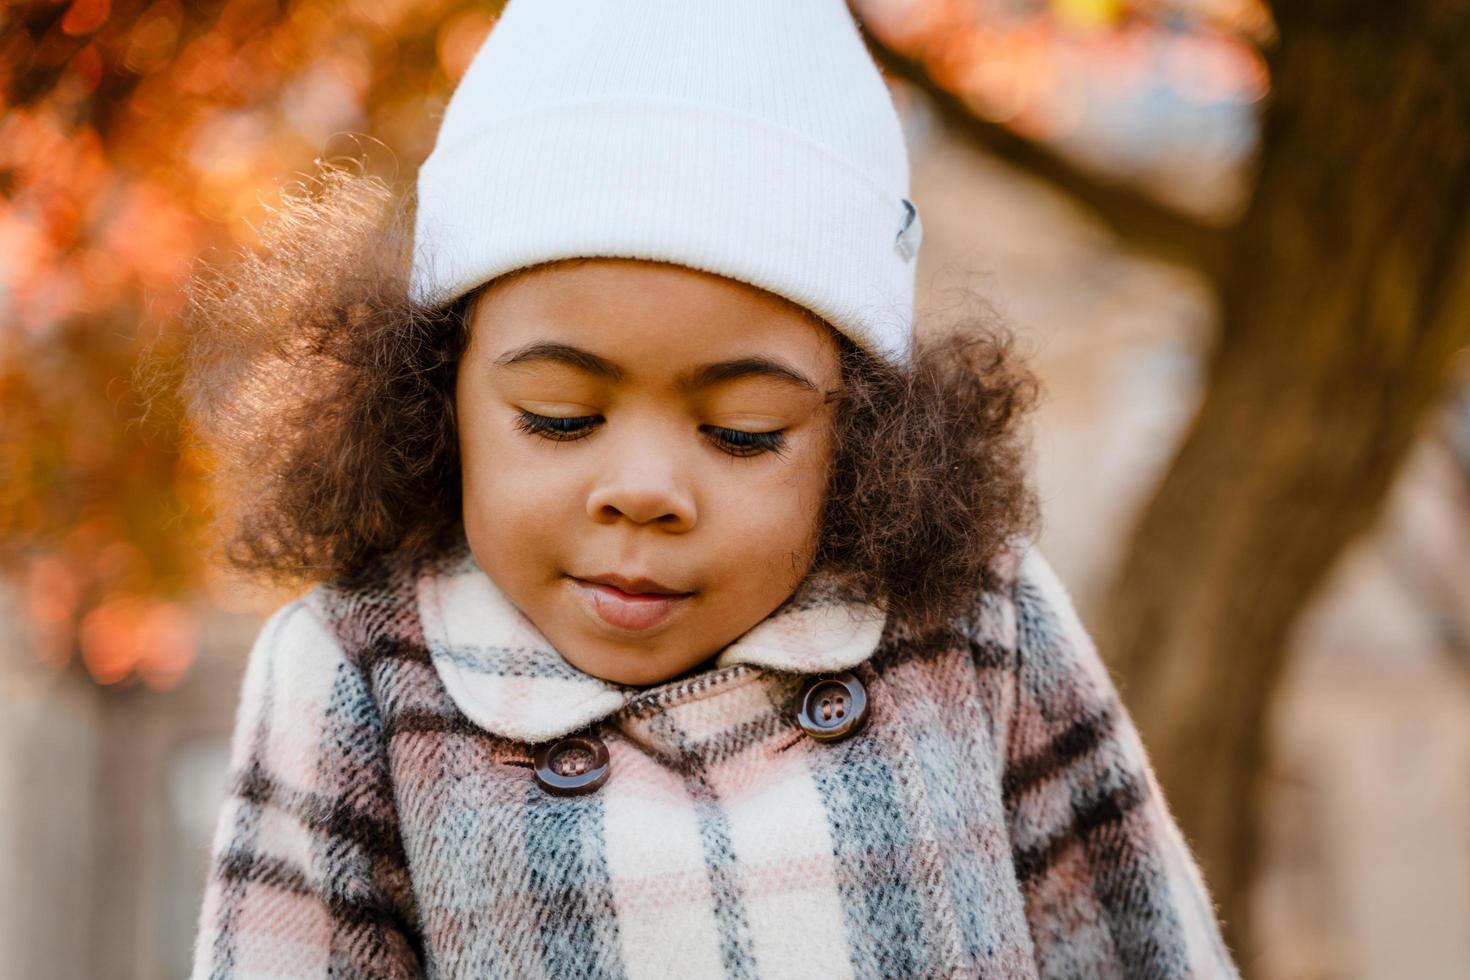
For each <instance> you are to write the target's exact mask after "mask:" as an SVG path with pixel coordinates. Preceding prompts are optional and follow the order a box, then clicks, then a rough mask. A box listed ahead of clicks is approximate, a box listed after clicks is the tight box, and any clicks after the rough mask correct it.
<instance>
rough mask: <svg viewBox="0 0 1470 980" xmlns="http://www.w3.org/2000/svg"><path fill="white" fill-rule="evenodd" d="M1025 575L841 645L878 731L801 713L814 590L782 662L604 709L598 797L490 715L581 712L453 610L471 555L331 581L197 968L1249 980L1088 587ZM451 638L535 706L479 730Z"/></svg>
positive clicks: (294, 631) (246, 747) (265, 671)
mask: <svg viewBox="0 0 1470 980" xmlns="http://www.w3.org/2000/svg"><path fill="white" fill-rule="evenodd" d="M1018 553H1019V554H1022V555H1024V557H1023V558H1020V559H1019V560H1018V558H1017V554H1018ZM1002 564H1003V565H1004V567H1002V568H1000V569H999V571H1000V572H1001V573H1002V576H1003V577H1004V579H1005V580H1006V581H1008V582H1009V583H1010V585H1009V586H1007V587H1006V588H1005V589H1004V590H1003V591H1001V592H996V593H989V594H987V595H986V597H985V599H984V601H983V602H982V604H981V606H980V608H979V609H978V610H976V613H975V615H973V616H971V617H968V619H967V621H966V622H964V623H962V624H957V626H960V627H962V629H961V630H960V632H958V633H957V634H956V636H957V637H960V638H961V639H960V640H959V642H944V643H926V644H916V643H914V642H911V641H905V640H903V639H901V638H899V637H898V636H897V635H894V634H891V633H885V634H884V635H883V636H882V637H881V638H880V637H874V638H873V640H872V641H871V644H870V643H869V641H868V640H866V639H861V637H866V636H867V635H868V634H867V633H866V632H865V628H863V627H859V628H857V629H855V630H853V631H847V632H845V633H844V634H843V636H844V637H845V638H844V639H843V640H841V642H842V643H848V644H851V643H853V642H857V643H861V644H864V645H873V646H874V650H873V651H872V653H871V654H870V655H868V656H867V657H865V658H864V659H863V660H862V661H861V662H860V663H858V664H857V665H856V666H855V667H854V668H853V669H854V671H855V673H856V674H857V676H858V677H859V678H860V680H861V681H862V683H863V684H864V685H865V686H866V689H867V692H868V696H869V698H870V701H871V711H872V714H871V716H870V719H869V722H868V725H867V727H866V728H864V729H863V730H862V731H861V732H860V733H858V734H856V735H854V736H852V737H850V738H848V739H846V740H844V741H840V742H835V743H828V744H823V743H818V742H815V741H813V740H812V739H811V738H809V737H807V736H806V735H805V734H803V732H802V731H801V729H800V728H799V727H798V725H797V723H796V721H795V719H794V716H793V712H792V705H791V702H792V699H793V696H794V693H795V691H796V689H797V687H798V686H799V685H800V683H801V682H802V680H803V674H802V673H801V670H800V666H799V665H801V664H811V663H813V661H812V660H811V654H812V649H813V644H811V643H809V642H806V641H805V639H804V638H803V636H802V635H801V629H800V628H795V624H799V623H802V622H808V623H817V622H826V624H827V625H828V626H830V625H831V623H832V620H830V619H827V620H823V619H822V618H821V617H817V618H812V617H811V616H810V615H809V614H810V613H811V612H812V610H813V609H816V608H818V606H819V605H820V603H818V606H813V605H810V604H808V603H805V602H802V603H796V604H794V605H793V606H792V607H789V608H786V609H783V610H781V611H778V613H777V614H773V620H774V619H778V618H779V619H780V620H781V623H780V624H778V625H777V626H775V627H773V628H771V629H769V630H767V632H766V642H763V643H762V644H760V645H759V646H760V649H761V650H762V651H763V654H762V656H763V658H764V659H765V661H766V663H765V664H763V665H759V666H758V665H755V664H752V663H747V662H733V663H730V662H726V663H724V665H723V666H721V665H719V664H718V663H717V664H716V665H714V666H712V667H710V668H709V669H707V670H704V671H702V672H699V673H697V674H695V675H694V676H692V677H688V678H684V679H680V680H677V681H672V682H669V683H667V684H663V685H659V686H657V687H653V688H649V689H643V690H638V689H631V688H629V689H622V691H621V692H614V693H618V696H617V697H613V698H609V699H607V700H606V702H605V703H603V704H600V705H599V707H598V709H597V710H596V711H594V712H593V715H594V716H596V717H595V720H593V721H590V722H586V724H587V725H588V726H589V727H590V728H591V730H593V731H595V732H596V733H597V734H598V735H599V736H600V737H601V738H602V739H603V740H604V741H605V742H606V744H607V746H608V750H609V753H610V756H611V764H612V772H611V775H610V777H609V778H608V781H607V783H606V784H605V785H603V786H602V787H601V788H600V789H599V790H598V791H597V792H595V793H593V794H591V795H588V796H582V797H575V798H559V797H553V796H549V795H547V794H546V793H544V792H543V791H542V790H541V789H539V788H538V786H537V784H536V783H535V781H534V779H533V777H532V771H531V769H530V768H529V764H530V760H531V751H532V746H531V745H530V744H528V743H526V742H522V741H518V740H517V739H515V738H510V737H506V736H505V735H503V734H497V733H496V732H495V731H493V730H491V729H507V728H512V727H514V726H515V725H516V724H519V723H520V722H519V721H517V720H516V719H515V718H514V717H513V715H514V714H515V712H516V711H517V710H519V711H521V712H523V713H524V712H528V713H529V714H530V715H533V716H536V715H540V716H545V717H544V718H543V719H542V720H543V721H544V720H546V719H548V718H549V719H553V720H554V719H555V717H557V716H558V712H561V711H563V710H564V706H563V705H562V704H560V703H559V702H557V700H556V699H555V698H545V697H540V696H538V694H537V691H536V689H537V688H538V686H539V685H542V684H555V683H560V682H563V681H565V680H566V677H567V672H568V671H571V673H573V674H575V671H573V670H572V669H571V668H570V667H569V666H568V665H565V664H564V663H563V664H561V665H560V666H558V665H557V664H556V663H554V662H551V661H548V660H546V659H545V657H546V656H547V655H548V651H547V650H544V649H541V648H540V647H541V644H540V643H539V641H538V640H537V639H536V638H535V637H534V636H531V637H529V639H528V642H527V643H526V644H522V645H519V646H516V647H511V648H506V647H498V646H496V645H495V644H493V643H484V642H479V641H476V640H464V639H461V640H456V639H454V638H455V637H460V638H465V637H473V636H476V635H479V636H504V635H509V634H512V633H514V632H515V631H516V630H520V629H522V624H515V623H507V622H505V621H503V619H501V618H500V617H498V616H497V614H496V613H495V611H494V610H495V606H494V604H493V603H482V604H480V605H478V606H477V605H474V604H472V603H454V602H449V603H443V602H439V601H437V600H434V599H433V598H432V596H434V595H438V594H441V593H443V592H444V591H445V590H447V591H448V592H449V593H451V594H455V593H463V592H464V591H465V590H466V589H468V590H469V591H471V592H473V591H474V590H476V589H483V586H482V585H480V584H477V583H476V582H475V581H474V580H475V577H476V576H483V574H484V573H483V572H482V571H480V570H479V569H478V568H477V567H476V566H475V565H474V563H473V562H472V561H460V562H458V563H455V564H447V565H445V566H444V568H443V569H441V570H440V571H439V572H436V573H434V574H433V575H430V576H427V577H426V578H425V579H424V580H421V581H417V582H415V581H411V580H407V579H405V578H393V579H385V580H384V581H383V582H382V583H381V585H379V586H377V587H373V588H365V589H362V590H359V591H355V592H350V593H348V592H341V591H336V590H332V589H327V588H319V589H317V590H315V591H313V592H312V593H310V594H309V595H308V596H306V597H305V598H304V599H302V600H300V601H298V602H295V603H293V604H291V605H289V606H287V607H286V608H284V609H282V610H281V611H280V612H279V613H277V614H276V615H275V616H274V617H273V618H272V619H271V621H270V622H269V623H268V625H267V626H266V627H265V629H264V631H263V632H262V634H261V637H260V640H259V642H258V643H257V644H256V646H255V648H254V650H253V651H252V653H251V656H250V660H249V664H248V667H247V670H246V674H245V679H244V684H243V688H242V692H241V703H240V709H239V715H238V718H237V721H236V727H235V733H234V742H233V748H232V758H231V766H230V780H231V782H230V787H231V788H230V795H229V797H228V800H227V801H226V803H225V806H224V809H223V811H222V813H221V815H220V820H219V825H218V831H217V835H216V838H215V842H214V849H213V860H212V864H211V870H210V874H209V879H208V883H207V890H206V892H205V896H204V901H203V906H202V908H201V911H200V918H199V932H198V938H197V945H196V959H195V968H194V974H193V975H194V977H195V978H198V980H203V978H209V977H218V978H234V977H240V978H243V977H266V976H270V977H321V978H325V977H354V978H356V977H402V978H409V977H445V978H448V977H454V978H461V977H462V978H481V977H492V978H493V977H505V978H527V977H529V978H543V977H549V978H564V977H610V978H622V977H767V978H782V977H810V976H813V975H820V976H822V977H872V978H879V977H883V978H890V977H997V978H999V977H1005V978H1016V977H1048V978H1051V977H1055V978H1063V977H1067V978H1173V977H1196V978H1235V977H1237V976H1238V974H1237V972H1236V969H1235V967H1234V966H1233V964H1232V963H1231V960H1230V957H1229V955H1228V953H1227V952H1226V950H1225V948H1224V947H1223V945H1222V943H1221V940H1220V935H1219V932H1218V928H1217V924H1216V920H1215V917H1214V913H1213V910H1212V907H1211V903H1210V900H1209V897H1208V894H1207V892H1206V889H1205V886H1204V884H1203V882H1202V881H1201V877H1200V874H1199V871H1198V869H1197V867H1196V865H1195V863H1194V861H1193V859H1192V857H1191V855H1190V853H1189V851H1188V849H1187V848H1186V846H1185V843H1184V841H1183V839H1182V837H1181V835H1180V833H1179V830H1178V828H1177V827H1176V825H1175V823H1174V821H1173V819H1172V818H1171V816H1170V814H1169V812H1168V809H1167V807H1166V805H1165V802H1164V800H1163V798H1162V796H1161V794H1160V791H1159V787H1158V785H1157V782H1156V780H1155V779H1154V776H1153V773H1152V770H1151V769H1150V767H1149V764H1148V760H1147V757H1146V755H1145V752H1144V749H1143V746H1142V745H1141V744H1140V742H1139V739H1138V734H1137V731H1136V729H1135V728H1134V726H1133V723H1132V721H1131V720H1130V719H1129V717H1128V715H1127V713H1126V711H1125V710H1124V708H1123V706H1122V704H1121V703H1120V702H1119V700H1118V696H1117V693H1116V691H1115V689H1114V687H1113V685H1112V683H1111V682H1110V681H1109V678H1108V674H1107V672H1106V670H1105V669H1104V667H1103V665H1102V662H1101V661H1100V660H1099V659H1098V657H1097V654H1096V651H1095V649H1094V648H1093V646H1092V643H1091V641H1090V640H1089V639H1088V637H1087V634H1086V633H1085V632H1084V630H1083V628H1082V625H1081V624H1080V622H1079V621H1078V619H1077V617H1076V614H1075V612H1074V611H1073V609H1072V606H1071V603H1070V600H1069V599H1068V597H1067V594H1066V592H1065V591H1064V590H1063V588H1062V586H1061V583H1060V582H1059V581H1058V580H1057V578H1056V576H1055V575H1054V574H1053V573H1052V571H1051V569H1050V567H1049V566H1048V565H1047V564H1046V562H1045V561H1044V560H1043V559H1042V557H1041V555H1040V554H1039V553H1038V552H1036V551H1035V550H1034V549H1033V548H1029V547H1024V545H1023V546H1022V547H1021V548H1018V549H1017V551H1015V552H1008V553H1007V555H1006V556H1005V558H1003V560H1002ZM442 617H448V619H449V620H453V621H452V622H451V621H446V620H445V619H444V618H442ZM806 639H809V638H806ZM444 644H450V645H451V646H452V647H453V648H452V649H445V648H443V645H444ZM817 646H820V644H817ZM731 649H732V650H733V646H732V648H731ZM781 650H786V651H788V654H787V656H789V660H790V665H791V666H792V667H793V669H791V670H782V669H777V668H776V667H774V666H773V663H774V662H775V661H779V660H780V659H781V658H782V656H783V655H782V654H781V653H780V651H781ZM727 652H729V651H727ZM550 655H551V656H554V651H552V652H550ZM846 658H847V655H846V654H843V655H842V656H841V657H840V658H839V659H846ZM447 659H452V660H455V661H457V662H459V663H461V664H464V665H471V666H470V667H469V668H468V669H472V670H474V671H477V672H480V673H483V674H486V675H487V676H489V677H490V678H491V680H492V681H493V680H495V679H496V678H498V679H499V681H500V682H501V683H503V684H517V685H520V686H521V688H522V689H523V690H524V691H525V692H526V697H525V699H524V700H523V701H521V702H518V704H519V708H517V707H516V705H517V702H511V701H506V702H504V703H499V702H495V701H494V700H493V699H492V700H491V701H487V702H483V703H480V704H479V708H481V709H484V708H487V706H489V707H488V711H487V712H484V713H483V724H482V723H477V722H475V721H471V720H470V718H469V717H467V716H466V714H465V713H464V712H463V711H462V710H461V708H460V706H459V704H457V703H456V700H455V698H454V697H453V696H451V694H450V693H449V691H448V690H447V689H446V687H445V685H444V683H443V680H442V678H441V675H440V673H439V671H438V670H437V669H436V663H442V662H444V661H445V660H447ZM731 659H735V660H738V659H739V655H738V654H733V653H732V654H731ZM497 704H499V707H496V705H497ZM487 725H488V726H489V727H488V728H487V727H486V726H487Z"/></svg>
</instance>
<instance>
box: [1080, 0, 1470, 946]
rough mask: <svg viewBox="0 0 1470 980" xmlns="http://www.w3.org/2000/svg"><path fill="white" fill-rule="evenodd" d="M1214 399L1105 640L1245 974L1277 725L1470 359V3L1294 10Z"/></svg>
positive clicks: (1135, 561)
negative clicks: (1312, 626) (1314, 600)
mask: <svg viewBox="0 0 1470 980" xmlns="http://www.w3.org/2000/svg"><path fill="white" fill-rule="evenodd" d="M1275 14H1276V19H1277V24H1278V26H1279V28H1280V38H1281V41H1280V44H1279V46H1278V47H1277V49H1276V50H1275V51H1274V52H1272V54H1271V58H1272V61H1273V84H1274V92H1273V101H1272V103H1271V105H1270V106H1269V107H1268V109H1267V114H1266V118H1265V129H1264V134H1263V141H1262V157H1261V161H1260V163H1261V170H1260V176H1259V182H1258V185H1257V190H1256V194H1255V197H1254V199H1253V201H1252V204H1251V206H1250V208H1249V210H1248V212H1247V214H1246V216H1245V217H1244V219H1243V220H1242V223H1241V225H1240V226H1239V227H1238V229H1237V231H1236V235H1235V239H1234V241H1233V242H1232V243H1231V246H1230V249H1231V251H1230V252H1229V255H1228V257H1227V260H1226V266H1225V268H1224V271H1223V272H1222V274H1221V280H1220V283H1219V286H1220V304H1221V330H1220V333H1219V335H1218V339H1217V343H1216V346H1215V348H1214V350H1213V351H1212V352H1211V356H1210V362H1209V365H1208V369H1207V376H1208V377H1207V385H1208V387H1207V391H1206V394H1205V397H1204V399H1203V402H1202V404H1201V407H1200V409H1199V412H1198V414H1197V416H1196V417H1195V419H1194V420H1193V422H1192V424H1191V427H1190V429H1189V431H1188V433H1187V434H1186V436H1185V439H1184V442H1183V444H1182V447H1181V448H1180V450H1179V453H1178V456H1177V458H1176V459H1175V461H1174V463H1173V466H1172V467H1171V468H1170V470H1169V471H1168V473H1167V475H1166V476H1165V478H1164V480H1163V481H1162V483H1161V485H1160V486H1159V488H1158V491H1157V493H1156V495H1155V497H1154V499H1153V500H1152V501H1151V503H1150V504H1149V505H1148V506H1147V508H1146V509H1145V511H1144V513H1143V514H1142V516H1141V519H1140V522H1139V524H1138V526H1137V528H1136V531H1135V537H1134V540H1133V543H1132V545H1131V548H1130V551H1129V553H1128V555H1127V557H1126V559H1125V560H1124V562H1123V563H1122V565H1121V566H1120V571H1119V577H1118V579H1117V583H1116V591H1115V592H1114V594H1113V596H1112V601H1111V603H1110V605H1109V608H1108V610H1107V615H1106V616H1105V618H1104V620H1103V621H1102V625H1101V628H1100V629H1099V630H1098V638H1099V645H1100V647H1101V648H1102V650H1103V652H1104V653H1105V654H1106V655H1107V657H1108V660H1109V662H1110V663H1111V665H1112V666H1113V668H1114V670H1115V672H1116V675H1117V677H1118V681H1119V684H1120V687H1121V688H1122V692H1123V695H1124V697H1125V699H1126V700H1127V703H1128V705H1129V708H1130V710H1131V711H1132V713H1133V715H1134V717H1135V719H1136V720H1137V722H1138V724H1139V727H1140V728H1141V729H1142V732H1143V736H1144V739H1145V742H1146V743H1147V745H1148V748H1149V752H1150V756H1151V758H1152V759H1153V760H1154V763H1155V765H1156V767H1157V769H1158V773H1159V777H1160V779H1161V780H1162V782H1163V784H1164V786H1165V789H1166V793H1167V795H1168V797H1169V802H1170V805H1171V809H1172V810H1173V811H1174V813H1175V815H1176V816H1177V817H1178V819H1179V821H1180V823H1181V825H1182V826H1183V828H1184V831H1185V833H1186V835H1187V836H1188V837H1189V838H1190V840H1191V842H1192V844H1193V846H1194V848H1195V850H1196V853H1197V854H1198V856H1199V858H1200V860H1201V862H1202V864H1203V865H1204V870H1205V874H1206V878H1207V880H1208V882H1209V884H1210V887H1211V890H1212V892H1213V893H1214V896H1215V897H1216V899H1217V900H1218V901H1219V903H1220V905H1221V914H1222V917H1223V919H1224V921H1225V929H1226V935H1227V938H1228V939H1229V941H1230V943H1231V946H1232V948H1233V949H1234V950H1235V951H1236V954H1237V956H1238V957H1240V958H1241V959H1242V961H1247V960H1248V954H1249V952H1250V947H1249V942H1248V936H1247V928H1248V925H1249V922H1248V912H1249V905H1248V897H1249V886H1250V882H1251V877H1252V874H1251V872H1252V870H1253V864H1254V859H1255V854H1256V819H1257V814H1258V812H1259V806H1258V803H1259V800H1258V797H1259V792H1260V785H1259V784H1260V781H1259V775H1260V773H1261V770H1262V768H1263V762H1264V759H1265V756H1266V753H1267V750H1268V748H1269V737H1268V732H1267V730H1266V722H1267V720H1268V712H1269V708H1270V705H1271V700H1272V696H1273V694H1274V692H1275V691H1276V689H1277V687H1278V683H1279V681H1280V679H1281V676H1282V672H1283V667H1284V665H1285V658H1286V653H1287V638H1288V633H1289V630H1290V628H1291V626H1292V623H1293V620H1294V619H1295V618H1296V616H1297V614H1298V612H1299V610H1301V609H1302V608H1303V606H1304V605H1305V604H1306V603H1307V601H1308V600H1309V599H1310V598H1311V596H1312V594H1313V592H1314V591H1315V590H1316V589H1317V588H1318V587H1319V585H1320V584H1321V583H1322V582H1323V580H1324V578H1325V577H1326V576H1327V574H1328V572H1329V571H1330V570H1331V568H1332V566H1333V564H1334V562H1335V561H1336V560H1337V559H1338V557H1339V555H1340V554H1341V553H1342V552H1343V550H1344V548H1345V547H1346V546H1347V545H1348V544H1349V543H1350V542H1351V541H1352V540H1353V539H1354V538H1355V537H1356V536H1358V535H1359V534H1361V533H1362V532H1364V531H1365V530H1367V529H1368V528H1369V527H1370V526H1371V525H1372V524H1373V522H1374V520H1375V518H1376V517H1377V515H1378V513H1379V510H1380V506H1381V504H1382V502H1383V500H1384V498H1385V496H1386V493H1387V490H1388V488H1389V486H1390V484H1391V483H1392V481H1393V478H1394V476H1395V475H1396V473H1397V471H1398V470H1399V468H1400V463H1401V462H1402V460H1403V459H1404V457H1405V456H1406V454H1407V452H1408V450H1409V448H1410V446H1411V444H1412V443H1413V442H1414V440H1415V438H1416V435H1417V434H1418V432H1419V429H1420V427H1421V422H1422V420H1423V419H1424V418H1425V416H1426V413H1427V410H1429V409H1430V408H1432V407H1433V406H1435V404H1436V403H1437V402H1438V401H1439V400H1440V399H1441V398H1442V397H1443V396H1444V395H1445V393H1446V386H1447V383H1448V380H1449V378H1450V375H1451V370H1452V361H1453V355H1454V354H1455V352H1456V351H1457V350H1458V349H1460V348H1461V347H1463V346H1464V345H1465V344H1466V343H1467V342H1470V59H1467V58H1466V57H1465V52H1467V51H1470V5H1467V4H1465V3H1451V2H1448V0H1406V2H1400V3H1388V4H1385V3H1379V2H1376V0H1375V2H1366V0H1357V2H1350V3H1346V4H1343V3H1329V2H1327V0H1300V2H1298V0H1290V2H1283V3H1280V4H1277V5H1275Z"/></svg>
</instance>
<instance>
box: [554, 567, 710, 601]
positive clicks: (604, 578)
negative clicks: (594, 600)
mask: <svg viewBox="0 0 1470 980" xmlns="http://www.w3.org/2000/svg"><path fill="white" fill-rule="evenodd" d="M572 577H573V578H576V579H579V580H581V581H583V582H590V583H592V584H593V585H611V586H612V587H613V588H615V589H617V590H618V591H619V592H622V593H623V594H625V595H632V596H642V595H668V596H682V595H689V593H688V592H685V591H684V590H682V589H675V588H673V587H671V586H667V585H664V584H663V583H662V582H655V581H654V580H653V579H651V578H643V577H642V576H639V577H638V578H628V577H627V576H625V575H617V574H615V573H611V572H610V573H608V574H607V575H587V576H579V575H573V576H572Z"/></svg>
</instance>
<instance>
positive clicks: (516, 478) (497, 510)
mask: <svg viewBox="0 0 1470 980" xmlns="http://www.w3.org/2000/svg"><path fill="white" fill-rule="evenodd" d="M463 409H464V410H463V411H462V412H461V413H460V415H459V423H460V427H459V448H460V465H461V472H462V480H461V483H462V489H463V494H464V515H463V516H464V525H465V533H466V536H467V537H468V538H469V539H470V544H471V545H472V546H474V548H475V551H476V554H477V555H480V556H490V555H493V556H494V558H489V557H486V558H485V559H483V560H489V561H495V562H497V563H498V562H500V561H502V560H503V561H506V562H510V563H512V564H519V563H520V562H522V561H523V560H524V559H527V558H531V557H533V554H534V553H536V552H539V551H544V550H545V547H546V546H547V545H548V544H550V543H551V536H550V535H548V534H547V533H546V531H547V529H548V528H554V527H557V526H560V525H561V524H564V523H565V520H564V517H563V516H562V513H561V511H562V510H564V506H563V504H564V501H565V498H566V493H565V492H564V491H565V488H564V487H563V486H561V483H562V482H563V480H561V479H559V476H564V474H563V473H562V471H560V470H558V468H556V467H548V466H546V465H545V464H544V461H542V460H538V459H537V458H536V457H535V456H534V455H533V453H532V451H531V450H532V447H531V446H529V445H528V444H529V443H530V440H529V439H527V438H526V437H525V436H524V435H522V434H521V433H520V432H518V431H516V430H515V429H514V427H513V423H511V422H510V421H508V420H507V419H506V418H504V417H503V416H504V414H505V413H504V412H499V413H497V412H496V411H495V410H494V409H493V408H492V407H489V406H486V405H477V404H475V401H474V400H473V399H467V400H466V403H465V404H464V406H463ZM492 544H493V547H492V546H491V545H492Z"/></svg>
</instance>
